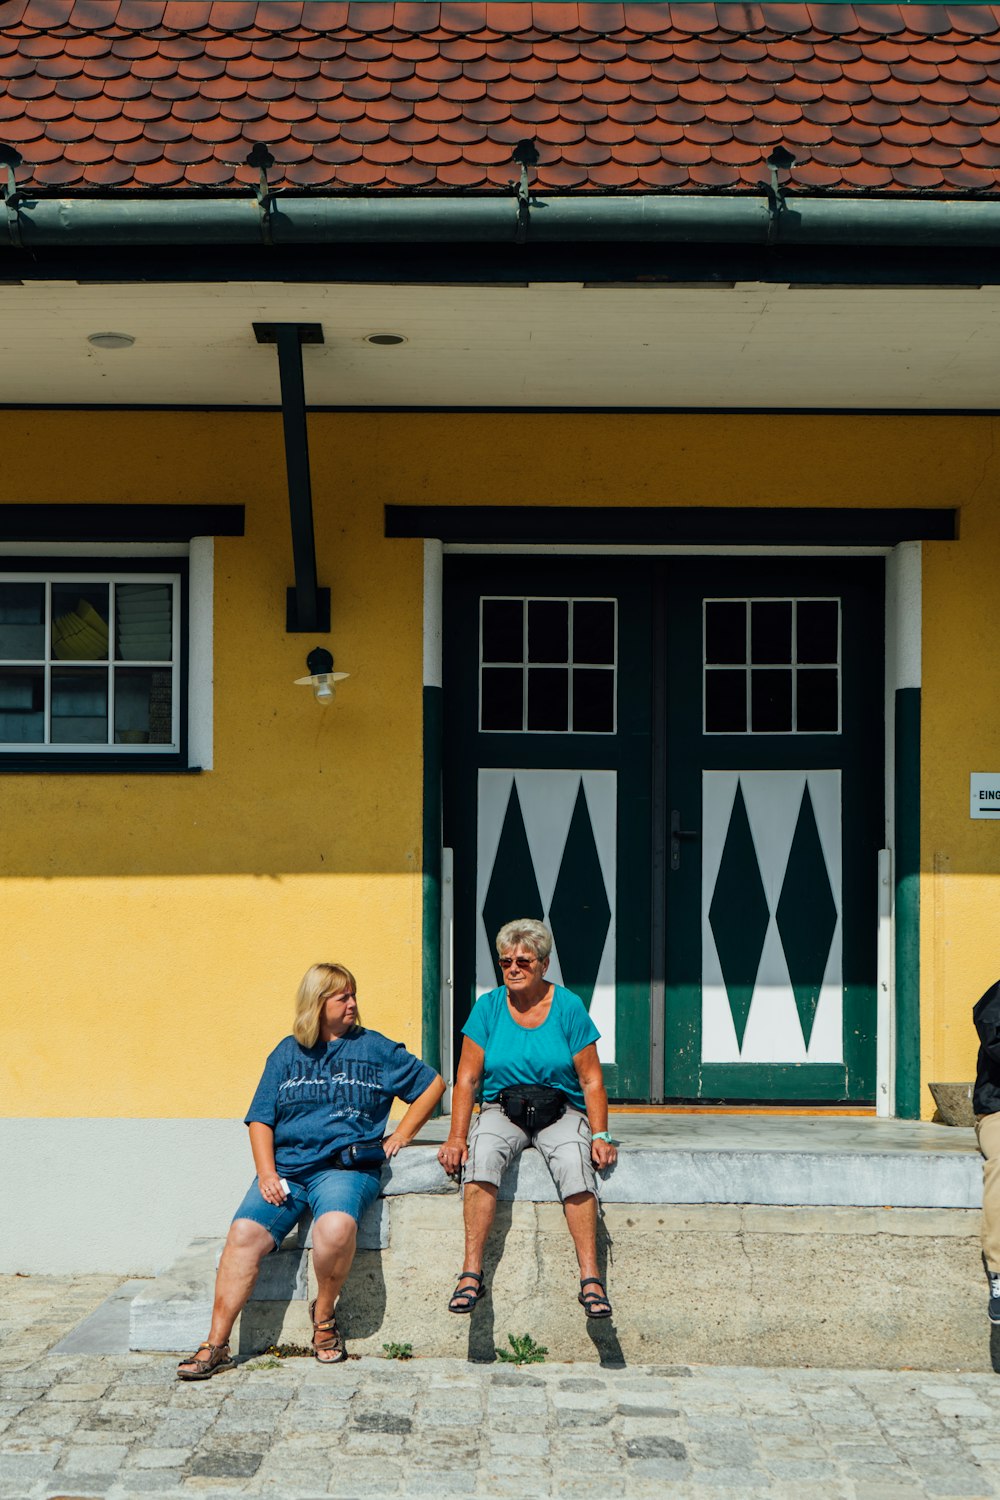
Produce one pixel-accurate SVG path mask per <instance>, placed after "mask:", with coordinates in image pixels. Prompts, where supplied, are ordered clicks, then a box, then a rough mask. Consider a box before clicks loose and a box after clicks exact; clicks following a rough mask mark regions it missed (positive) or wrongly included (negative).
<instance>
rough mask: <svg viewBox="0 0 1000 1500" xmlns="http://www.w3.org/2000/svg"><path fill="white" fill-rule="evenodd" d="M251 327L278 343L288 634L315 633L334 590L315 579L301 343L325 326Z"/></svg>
mask: <svg viewBox="0 0 1000 1500" xmlns="http://www.w3.org/2000/svg"><path fill="white" fill-rule="evenodd" d="M253 331H254V335H255V336H256V339H257V342H258V344H276V345H277V348H278V379H279V381H280V382H281V417H282V422H283V424H284V430H285V469H286V472H287V474H288V513H289V518H290V520H291V525H292V559H293V562H294V564H295V587H294V588H291V589H289V590H288V595H287V599H286V604H285V630H286V631H287V632H288V633H289V634H303V633H308V634H310V635H315V634H317V632H322V631H328V630H329V629H330V590H329V589H321V588H320V587H319V586H318V584H317V582H316V536H315V532H314V529H313V507H312V485H311V482H310V477H309V440H308V434H307V432H306V392H305V380H304V377H303V374H302V345H303V344H322V342H323V326H322V324H320V323H255V324H254V325H253Z"/></svg>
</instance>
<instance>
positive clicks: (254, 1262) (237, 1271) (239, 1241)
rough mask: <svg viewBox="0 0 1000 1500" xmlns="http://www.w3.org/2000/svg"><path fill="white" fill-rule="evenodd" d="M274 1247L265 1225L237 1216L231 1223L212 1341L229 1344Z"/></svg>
mask: <svg viewBox="0 0 1000 1500" xmlns="http://www.w3.org/2000/svg"><path fill="white" fill-rule="evenodd" d="M273 1249H274V1240H273V1239H272V1238H271V1235H270V1234H269V1233H268V1231H267V1230H266V1229H265V1228H264V1226H263V1225H262V1224H257V1223H255V1222H254V1220H253V1219H234V1220H233V1222H232V1224H230V1226H229V1233H228V1235H227V1236H226V1244H225V1248H224V1250H223V1252H222V1259H221V1260H220V1261H219V1269H218V1271H217V1272H216V1276H215V1301H214V1303H213V1305H212V1326H211V1328H210V1329H209V1331H208V1342H209V1343H210V1344H228V1342H229V1336H230V1334H231V1333H232V1331H233V1324H234V1323H235V1322H236V1319H237V1318H238V1317H239V1315H240V1313H241V1312H242V1311H243V1309H244V1307H245V1306H246V1303H247V1299H248V1298H249V1296H250V1293H251V1292H252V1291H253V1287H254V1282H255V1281H256V1280H257V1273H258V1271H259V1270H260V1263H261V1261H262V1260H263V1259H264V1256H265V1255H269V1254H270V1253H271V1251H272V1250H273ZM191 1363H192V1361H190V1360H185V1362H184V1364H182V1365H181V1366H180V1369H181V1370H185V1369H187V1368H188V1366H189V1365H190V1364H191Z"/></svg>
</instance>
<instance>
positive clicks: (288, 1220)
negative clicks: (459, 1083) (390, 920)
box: [177, 964, 444, 1380]
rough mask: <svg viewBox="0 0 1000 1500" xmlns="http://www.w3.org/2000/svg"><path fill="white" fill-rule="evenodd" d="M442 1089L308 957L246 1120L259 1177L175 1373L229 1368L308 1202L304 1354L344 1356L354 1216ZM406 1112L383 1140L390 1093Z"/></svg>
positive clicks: (329, 1359) (335, 969)
mask: <svg viewBox="0 0 1000 1500" xmlns="http://www.w3.org/2000/svg"><path fill="white" fill-rule="evenodd" d="M443 1093H444V1081H443V1079H441V1078H440V1077H439V1076H438V1074H436V1073H435V1072H434V1069H433V1068H430V1067H428V1066H427V1064H426V1063H424V1062H421V1061H420V1059H419V1057H414V1056H413V1054H412V1053H410V1052H407V1050H406V1048H405V1047H404V1046H403V1044H402V1043H401V1042H393V1041H390V1039H389V1038H388V1037H387V1036H383V1035H382V1034H381V1032H378V1031H368V1030H367V1029H366V1028H365V1027H364V1026H362V1025H361V1021H360V1018H359V1015H358V997H357V986H356V984H355V981H354V975H353V974H352V973H351V971H350V969H345V968H344V966H343V964H313V966H312V968H311V969H309V970H308V971H307V973H306V975H305V977H304V979H303V980H302V983H301V984H300V985H299V992H298V997H297V1000H296V1006H295V1024H294V1026H293V1028H292V1035H291V1036H286V1037H285V1039H284V1041H282V1042H279V1043H278V1045H277V1047H276V1048H275V1049H274V1051H273V1052H272V1053H271V1055H270V1057H269V1058H268V1059H267V1062H266V1064H265V1066H264V1074H263V1077H262V1078H261V1080H260V1083H259V1084H258V1085H257V1092H256V1093H255V1094H254V1096H253V1101H252V1103H251V1105H250V1109H249V1110H248V1112H247V1116H246V1123H247V1125H249V1127H250V1149H251V1151H252V1152H253V1159H254V1165H255V1166H256V1168H257V1176H256V1177H255V1178H254V1181H253V1182H252V1183H251V1185H250V1188H249V1190H248V1192H247V1195H246V1197H245V1198H244V1199H243V1202H242V1203H241V1204H240V1206H239V1208H238V1209H237V1210H236V1215H235V1217H234V1219H233V1222H232V1224H231V1225H230V1229H229V1236H228V1238H227V1240H226V1245H225V1249H224V1250H223V1252H222V1259H221V1260H220V1261H219V1270H218V1274H217V1276H216V1279H215V1304H214V1307H213V1309H212V1326H211V1328H210V1329H209V1334H208V1338H207V1339H206V1341H205V1342H204V1343H203V1344H199V1346H198V1348H197V1349H196V1350H195V1352H194V1353H193V1354H192V1355H190V1356H189V1357H188V1358H187V1359H184V1360H182V1361H181V1363H180V1364H179V1365H178V1367H177V1374H178V1376H179V1378H180V1379H181V1380H208V1379H209V1378H210V1377H211V1376H213V1375H218V1374H219V1373H220V1371H222V1370H229V1369H231V1368H232V1366H233V1363H234V1361H233V1359H232V1358H231V1356H230V1353H229V1335H230V1333H231V1332H232V1328H233V1324H234V1323H235V1321H236V1318H237V1316H238V1314H239V1313H240V1312H241V1311H242V1309H243V1307H244V1305H245V1304H246V1302H247V1299H248V1298H249V1296H250V1293H251V1291H252V1290H253V1285H254V1282H255V1281H256V1280H257V1272H258V1270H259V1269H260V1263H261V1261H262V1260H263V1259H264V1256H265V1255H268V1254H269V1253H270V1252H271V1251H272V1250H276V1249H277V1248H278V1247H279V1246H280V1244H281V1242H282V1240H283V1239H284V1238H285V1235H286V1234H288V1232H289V1230H290V1229H292V1228H293V1226H294V1225H295V1224H296V1223H297V1222H298V1221H299V1219H300V1218H301V1217H302V1215H303V1214H304V1213H305V1212H306V1211H307V1210H311V1212H312V1215H313V1221H314V1222H313V1232H312V1255H313V1270H314V1271H315V1273H316V1281H317V1285H318V1291H317V1295H316V1300H315V1301H314V1302H313V1303H312V1304H311V1305H310V1308H309V1313H310V1316H311V1318H312V1321H313V1353H314V1355H315V1356H316V1358H317V1359H318V1360H319V1361H320V1362H321V1363H322V1364H337V1363H339V1362H340V1361H341V1360H343V1359H346V1358H347V1354H346V1351H345V1349H344V1341H343V1339H342V1338H341V1335H340V1331H339V1329H338V1328H337V1320H336V1318H335V1316H334V1308H335V1306H336V1302H337V1298H338V1296H339V1295H340V1289H341V1287H342V1286H343V1284H344V1282H345V1281H346V1279H347V1273H348V1271H349V1270H350V1269H351V1263H352V1261H353V1260H354V1250H355V1246H356V1244H357V1235H358V1223H359V1221H360V1220H361V1218H362V1216H363V1214H364V1212H365V1210H366V1209H367V1208H369V1207H370V1206H371V1204H372V1203H373V1202H374V1201H375V1199H376V1198H377V1196H378V1190H379V1174H380V1171H381V1166H382V1163H383V1162H384V1161H385V1160H386V1159H387V1158H389V1157H392V1156H395V1154H396V1152H397V1151H399V1149H400V1148H401V1147H402V1146H406V1145H408V1144H409V1142H410V1141H411V1140H412V1139H413V1137H414V1136H415V1135H416V1133H417V1131H418V1130H419V1129H420V1127H421V1126H422V1125H424V1124H425V1123H426V1121H427V1120H428V1119H429V1118H430V1115H431V1113H432V1111H433V1109H434V1106H435V1105H436V1104H437V1102H438V1100H439V1099H440V1098H441V1095H442V1094H443ZM397 1097H398V1098H400V1099H403V1100H405V1101H406V1102H407V1103H408V1104H409V1106H410V1107H409V1109H408V1110H407V1111H406V1113H405V1114H404V1116H403V1118H402V1119H401V1120H400V1122H399V1124H398V1125H397V1126H396V1128H395V1130H394V1131H393V1132H392V1134H391V1135H389V1136H388V1137H387V1138H386V1139H385V1140H384V1141H383V1138H382V1137H383V1134H384V1132H385V1128H386V1124H387V1122H388V1119H389V1109H390V1107H391V1105H392V1101H393V1099H394V1098H397Z"/></svg>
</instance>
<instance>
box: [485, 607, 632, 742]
mask: <svg viewBox="0 0 1000 1500" xmlns="http://www.w3.org/2000/svg"><path fill="white" fill-rule="evenodd" d="M617 674H618V601H617V600H616V599H605V598H592V597H589V598H581V597H572V596H566V597H559V598H553V597H552V596H551V595H544V596H535V595H512V594H494V595H488V596H485V597H483V598H481V599H480V602H479V727H480V730H481V731H482V732H483V733H484V734H614V733H615V732H616V728H617V722H616V719H617Z"/></svg>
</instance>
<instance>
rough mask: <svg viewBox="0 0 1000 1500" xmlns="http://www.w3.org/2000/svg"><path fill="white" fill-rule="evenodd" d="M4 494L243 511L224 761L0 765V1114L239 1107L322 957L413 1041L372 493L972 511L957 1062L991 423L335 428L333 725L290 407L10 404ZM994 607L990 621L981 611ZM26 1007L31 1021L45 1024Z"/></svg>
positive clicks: (405, 848)
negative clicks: (286, 453)
mask: <svg viewBox="0 0 1000 1500" xmlns="http://www.w3.org/2000/svg"><path fill="white" fill-rule="evenodd" d="M0 437H2V442H3V451H4V453H5V454H6V455H7V461H6V463H5V466H4V472H3V474H2V476H0V501H2V500H8V501H19V502H22V503H23V502H32V501H35V502H39V503H44V502H53V501H75V502H79V503H87V502H99V503H109V502H110V503H114V502H119V503H124V502H127V501H141V502H145V503H177V502H181V503H185V502H186V503H197V502H202V503H208V502H214V503H227V502H228V503H240V504H244V505H245V506H246V509H247V531H246V536H245V537H243V538H223V539H220V540H219V541H218V542H217V544H216V592H215V672H216V694H215V714H216V723H215V769H214V770H213V771H212V772H210V773H207V774H205V775H202V776H156V777H145V776H134V777H118V776H81V775H72V776H71V775H66V776H46V777H34V776H9V777H0V828H2V844H0V850H2V852H0V951H2V952H3V955H4V963H3V966H2V977H0V985H2V993H0V1058H2V1059H3V1060H4V1061H3V1062H0V1069H2V1072H3V1083H2V1088H0V1109H2V1112H3V1113H4V1114H7V1115H12V1116H17V1115H36V1114H38V1115H52V1116H79V1115H83V1116H86V1115H137V1116H171V1117H176V1116H183V1117H186V1116H205V1115H216V1116H231V1115H233V1114H236V1113H239V1112H241V1111H242V1108H243V1107H244V1105H245V1102H246V1098H247V1080H248V1078H252V1077H253V1076H254V1075H255V1073H256V1070H257V1069H258V1068H259V1065H260V1062H261V1059H262V1056H263V1053H264V1052H265V1051H266V1049H267V1048H268V1047H269V1046H270V1045H271V1044H272V1043H273V1042H274V1041H275V1040H276V1039H277V1038H278V1037H279V1036H280V1035H282V1034H283V1033H284V1032H285V1031H286V1030H287V1027H288V1020H289V1014H290V1004H291V993H292V991H293V990H294V986H295V984H296V983H297V981H298V978H299V976H300V974H301V972H302V971H303V969H304V968H305V966H306V965H307V964H308V963H309V962H311V961H313V960H314V959H316V958H327V957H336V958H342V959H343V960H345V961H346V962H348V963H349V964H350V965H351V966H352V967H353V968H354V969H355V971H356V972H357V974H358V978H359V985H360V992H361V995H362V999H363V1000H364V1001H366V1002H367V1007H368V1009H367V1018H368V1020H369V1021H370V1023H371V1024H374V1025H376V1026H378V1027H379V1028H380V1029H384V1030H386V1031H387V1032H389V1033H390V1034H394V1035H397V1036H400V1037H402V1038H403V1039H404V1040H405V1041H406V1042H407V1043H408V1044H409V1045H410V1046H412V1047H414V1048H418V1047H419V1016H420V858H421V850H420V807H421V754H420V703H421V695H420V680H421V628H420V621H421V546H420V544H419V543H418V542H405V541H391V542H390V541H386V540H385V539H384V537H383V534H382V530H383V526H382V518H383V506H384V505H385V504H386V503H410V504H415V503H424V504H432V503H433V504H450V503H454V504H470V503H483V504H498V503H499V504H504V503H512V504H525V503H530V502H532V501H535V502H538V503H544V504H574V505H588V504H592V505H612V504H615V503H621V504H630V505H644V504H650V505H663V504H699V505H705V504H721V505H738V504H752V505H765V504H775V505H830V506H836V505H850V506H858V505H868V504H871V505H900V506H903V505H955V504H958V505H961V506H962V540H961V542H960V543H958V544H947V545H946V544H935V545H929V546H927V547H926V548H925V580H924V589H925V593H924V601H925V619H924V744H923V806H924V814H923V849H924V868H925V871H926V878H925V881H924V898H923V917H922V967H923V973H922V993H923V998H922V1008H923V1052H924V1077H925V1078H946V1077H955V1078H963V1077H969V1076H971V1069H972V1065H973V1060H974V1053H975V1045H974V1038H973V1036H972V1033H971V1028H970V1025H969V1020H968V1011H969V1006H970V1005H971V1003H972V1001H973V1000H974V999H975V998H976V997H977V996H978V994H979V993H980V992H981V990H982V989H983V988H985V986H986V984H987V983H989V982H990V981H991V980H992V979H994V978H996V977H997V975H996V973H995V972H994V963H995V960H994V956H993V941H992V933H993V930H994V929H995V927H996V925H997V923H996V916H995V911H996V904H997V903H996V890H997V886H996V879H995V878H996V876H997V874H998V873H1000V831H998V830H997V829H996V828H994V827H992V826H991V825H990V824H986V823H980V824H976V823H972V822H970V820H969V818H968V773H969V771H970V770H989V769H995V768H1000V723H998V719H1000V714H998V711H997V709H996V706H995V705H996V701H997V698H998V696H1000V695H998V693H997V691H996V689H995V688H994V687H993V686H992V680H993V677H994V676H996V677H997V678H998V679H1000V668H998V667H997V666H996V665H995V651H993V650H992V649H991V646H992V643H993V641H994V640H995V638H996V636H997V633H998V629H997V627H998V626H1000V599H998V598H997V597H996V596H997V591H996V588H995V573H996V560H997V558H998V557H1000V507H998V501H997V492H998V487H1000V451H997V449H998V445H997V442H996V438H997V423H996V422H995V421H993V420H992V419H987V418H970V417H964V418H963V417H954V418H952V417H949V418H919V417H879V418H873V417H867V418H865V417H860V418H859V417H820V416H809V417H761V416H656V415H637V416H620V415H601V414H593V415H584V414H580V415H567V416H558V415H552V416H549V415H544V414H538V415H530V416H525V415H519V414H497V415H489V414H484V415H452V414H447V413H436V414H391V413H386V414H378V413H371V414H360V415H359V414H344V415H337V414H318V415H315V416H313V417H312V418H311V419H310V437H311V444H312V467H313V489H314V502H315V509H316V531H317V548H318V556H319V570H320V576H321V582H323V583H327V584H330V585H332V588H333V630H332V646H333V649H334V651H335V653H336V657H337V664H338V667H341V668H343V669H344V670H347V671H350V672H351V674H352V675H351V679H350V681H349V682H348V683H346V684H345V685H344V686H343V688H342V689H341V692H340V695H339V697H338V700H337V703H336V704H335V705H334V707H333V708H332V709H331V710H329V711H327V712H326V713H324V712H323V711H322V710H320V709H318V708H317V706H316V705H315V704H314V702H313V701H312V698H311V695H309V694H308V693H307V692H306V691H305V690H303V689H297V688H293V687H292V686H291V681H292V679H293V678H294V677H296V676H299V675H300V674H301V672H302V670H303V659H304V656H305V652H306V651H307V650H308V649H309V647H310V646H311V645H312V644H314V642H313V641H312V640H311V639H309V638H307V637H304V636H287V635H286V634H285V632H284V591H285V588H286V586H287V585H288V584H289V583H290V582H291V581H292V568H291V557H290V550H291V549H290V541H289V529H288V518H287V501H286V493H285V479H284V466H283V452H282V446H281V431H280V420H279V418H278V416H277V415H273V414H267V415H262V414H260V413H219V414H209V413H186V412H162V413H140V412H135V413H111V412H109V413H106V414H105V413H99V412H92V411H91V412H75V413H63V412H47V413H45V412H6V413H0ZM995 617H997V618H995ZM40 1018H41V1019H40Z"/></svg>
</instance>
